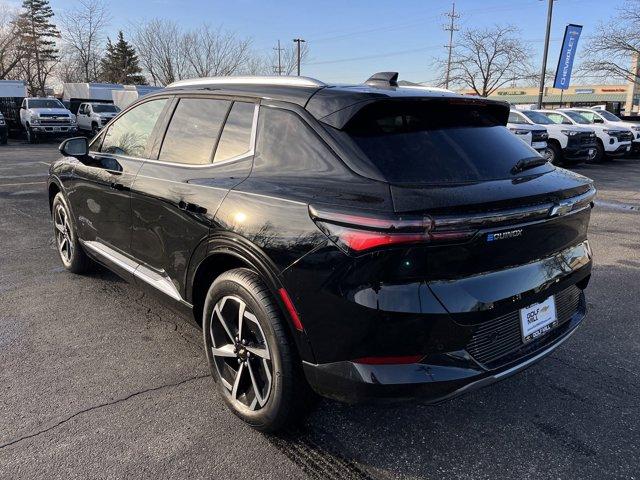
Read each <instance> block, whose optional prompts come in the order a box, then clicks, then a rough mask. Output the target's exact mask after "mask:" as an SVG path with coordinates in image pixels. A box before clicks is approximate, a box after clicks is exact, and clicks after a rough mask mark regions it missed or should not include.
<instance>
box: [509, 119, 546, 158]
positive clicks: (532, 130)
mask: <svg viewBox="0 0 640 480" xmlns="http://www.w3.org/2000/svg"><path fill="white" fill-rule="evenodd" d="M507 128H508V129H509V130H510V131H511V133H513V134H514V135H515V136H516V137H518V138H519V139H520V140H522V141H523V142H524V143H526V144H527V145H529V146H530V147H531V148H533V149H534V150H535V151H536V152H538V153H539V154H540V155H542V156H543V157H545V158H548V152H547V137H548V134H547V129H546V128H544V127H543V126H540V125H536V126H533V125H528V124H523V123H512V122H511V117H509V122H508V123H507Z"/></svg>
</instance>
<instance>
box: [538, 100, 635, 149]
mask: <svg viewBox="0 0 640 480" xmlns="http://www.w3.org/2000/svg"><path fill="white" fill-rule="evenodd" d="M538 111H539V112H540V113H542V114H544V115H546V116H547V117H549V119H550V120H552V121H554V122H555V123H557V124H560V125H577V126H582V127H587V128H590V129H593V131H594V133H595V134H596V155H595V157H594V158H593V161H594V162H601V161H603V160H606V159H607V158H613V157H621V156H623V155H625V154H626V153H627V152H629V151H630V150H631V138H632V134H631V131H630V130H629V129H620V128H606V127H605V126H603V125H600V124H597V123H591V122H590V121H589V120H587V119H586V118H585V117H583V116H582V115H581V114H579V113H578V112H574V111H572V110H538Z"/></svg>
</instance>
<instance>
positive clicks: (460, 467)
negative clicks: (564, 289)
mask: <svg viewBox="0 0 640 480" xmlns="http://www.w3.org/2000/svg"><path fill="white" fill-rule="evenodd" d="M56 147H57V145H56V144H54V143H51V144H45V145H25V144H22V143H21V142H16V141H11V142H10V144H9V145H8V146H0V204H1V205H2V207H3V208H2V209H1V210H0V246H1V247H2V248H1V249H0V478H16V479H17V478H20V479H23V478H24V479H28V478H43V477H46V478H50V479H55V478H61V479H62V478H64V479H68V478H123V477H136V478H212V477H213V478H230V479H233V478H240V477H241V478H243V479H251V478H260V479H269V478H274V479H276V478H277V479H286V478H296V479H297V478H346V479H349V478H357V479H364V478H386V479H391V478H394V479H395V478H457V479H471V478H474V479H475V478H496V477H500V478H532V479H541V478H549V479H551V478H553V479H556V478H561V479H566V478H580V479H585V478H594V479H602V478H638V473H637V472H638V471H639V470H640V469H639V467H640V460H639V459H638V455H637V451H638V445H640V431H639V429H640V427H639V425H640V421H639V420H640V411H639V404H638V398H639V396H640V375H639V374H638V368H637V365H638V364H640V325H639V324H638V320H637V319H638V318H639V317H640V307H639V306H638V298H637V297H638V292H639V291H640V290H639V289H638V285H639V284H640V233H639V232H640V193H639V192H640V160H637V161H636V160H616V161H614V162H612V163H611V164H606V165H597V166H596V165H585V166H579V167H576V170H577V171H578V172H580V173H583V174H585V175H587V176H590V177H592V178H594V179H595V180H596V186H597V187H598V189H599V197H598V205H597V208H596V209H595V210H594V212H593V216H592V225H591V229H590V239H591V243H592V247H593V250H594V253H595V256H596V266H595V268H594V273H593V278H592V282H591V285H590V286H589V289H588V291H587V301H588V305H589V309H590V311H589V317H588V319H587V321H586V323H585V324H584V325H583V326H582V328H581V329H580V330H578V331H577V332H576V333H575V335H573V337H572V338H571V339H570V340H569V341H568V342H567V343H565V345H563V346H562V347H561V348H560V349H559V350H558V351H556V352H555V353H554V354H553V355H552V356H550V357H549V358H548V359H546V360H544V361H542V362H541V363H539V364H538V365H536V366H534V367H532V368H530V369H528V370H527V371H525V372H524V373H522V374H520V375H518V376H515V377H512V378H510V379H507V380H505V381H503V382H501V383H499V384H496V385H493V386H491V387H488V388H485V389H483V390H480V391H478V392H474V393H472V394H470V395H467V396H464V397H461V398H458V399H455V400H452V401H449V402H447V403H444V404H442V405H439V406H431V407H429V406H424V405H421V404H420V402H418V401H416V402H414V403H410V404H402V405H395V406H347V405H342V404H338V403H333V402H329V401H321V402H320V404H319V405H318V408H317V409H316V411H315V412H314V413H313V414H312V415H311V416H310V417H309V419H308V420H307V421H306V422H305V424H304V425H302V426H301V427H300V428H299V429H296V430H292V431H290V432H286V433H284V434H282V435H280V436H278V437H272V436H265V435H262V434H259V433H257V432H254V431H253V430H251V429H250V428H248V427H246V426H245V425H244V424H243V423H242V422H240V421H239V420H238V419H236V418H235V417H234V416H233V415H231V414H230V413H228V412H227V410H226V409H225V407H224V405H223V403H222V401H221V400H220V399H219V398H218V396H217V394H216V393H215V390H214V388H213V382H212V380H211V379H210V378H209V377H208V369H207V365H206V360H205V358H204V355H203V353H202V350H201V332H200V331H199V330H198V329H197V328H195V327H194V326H192V325H191V324H190V323H188V322H187V321H186V320H184V319H182V318H180V317H178V316H177V315H176V314H174V313H173V312H171V311H170V310H168V309H166V308H164V307H163V306H162V305H161V304H160V303H159V302H158V301H157V300H156V299H154V298H151V297H149V296H146V295H145V294H144V293H143V292H141V291H140V290H138V289H137V288H135V287H134V286H131V285H129V284H127V283H125V282H123V281H122V280H120V279H118V277H116V276H115V275H113V274H111V273H110V272H108V271H106V270H96V272H95V273H93V274H91V275H88V276H76V275H73V274H70V273H68V272H66V271H65V270H64V269H63V268H62V266H61V264H60V261H59V259H58V257H57V254H56V251H55V247H54V245H53V242H52V227H51V223H50V220H49V212H48V208H47V203H46V193H45V183H44V182H45V179H46V172H47V164H48V163H49V162H50V161H52V160H53V159H55V158H56V156H57V151H56Z"/></svg>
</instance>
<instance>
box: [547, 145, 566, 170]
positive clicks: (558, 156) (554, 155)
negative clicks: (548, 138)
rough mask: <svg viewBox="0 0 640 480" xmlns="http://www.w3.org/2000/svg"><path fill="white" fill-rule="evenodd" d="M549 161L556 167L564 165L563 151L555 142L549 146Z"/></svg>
mask: <svg viewBox="0 0 640 480" xmlns="http://www.w3.org/2000/svg"><path fill="white" fill-rule="evenodd" d="M547 149H548V150H549V152H548V157H547V158H548V160H549V161H550V162H551V163H552V164H554V165H563V164H564V158H563V156H562V149H561V148H560V146H559V145H557V144H556V143H555V142H549V143H548V144H547Z"/></svg>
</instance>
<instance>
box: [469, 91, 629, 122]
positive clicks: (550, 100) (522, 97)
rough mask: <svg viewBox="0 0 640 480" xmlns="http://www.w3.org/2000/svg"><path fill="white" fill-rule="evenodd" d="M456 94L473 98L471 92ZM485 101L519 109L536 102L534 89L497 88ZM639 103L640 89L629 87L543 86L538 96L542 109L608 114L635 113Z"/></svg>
mask: <svg viewBox="0 0 640 480" xmlns="http://www.w3.org/2000/svg"><path fill="white" fill-rule="evenodd" d="M460 93H463V94H465V95H473V94H474V92H473V91H472V90H461V91H460ZM489 98H493V99H497V100H503V101H505V102H509V103H510V104H512V105H519V106H523V107H527V106H531V105H535V104H536V103H537V102H538V87H508V88H499V89H498V90H496V91H495V92H493V93H492V94H491V95H490V96H489ZM639 104H640V88H637V85H633V84H622V85H576V86H573V87H569V88H568V89H567V90H564V91H562V90H560V89H557V88H552V87H546V88H545V92H544V95H543V96H542V105H543V108H561V107H592V106H595V105H603V106H604V105H606V109H607V110H609V111H610V112H613V113H616V114H619V113H625V114H626V115H629V114H631V113H630V112H633V113H637V112H638V105H639Z"/></svg>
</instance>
